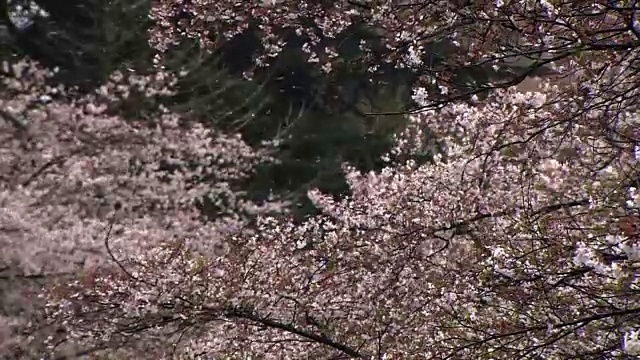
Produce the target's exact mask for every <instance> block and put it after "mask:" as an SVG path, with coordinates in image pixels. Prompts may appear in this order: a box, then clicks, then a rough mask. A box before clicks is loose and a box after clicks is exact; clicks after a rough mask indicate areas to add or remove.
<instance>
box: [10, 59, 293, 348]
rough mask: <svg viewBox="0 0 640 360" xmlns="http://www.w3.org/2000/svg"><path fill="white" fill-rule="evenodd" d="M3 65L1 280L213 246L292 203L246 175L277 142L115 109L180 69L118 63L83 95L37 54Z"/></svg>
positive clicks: (159, 88)
mask: <svg viewBox="0 0 640 360" xmlns="http://www.w3.org/2000/svg"><path fill="white" fill-rule="evenodd" d="M3 67H4V69H5V70H6V71H5V73H4V75H3V76H2V77H0V87H1V91H0V94H1V95H0V109H2V112H0V247H1V248H2V252H1V253H0V270H2V272H0V275H3V279H5V276H4V275H5V274H10V275H7V276H9V278H11V277H16V276H17V277H18V281H20V280H19V279H20V278H23V279H24V278H34V277H47V276H49V277H51V276H56V275H61V274H72V275H73V274H74V273H77V272H78V271H85V270H87V269H92V268H96V267H99V266H100V265H101V264H104V263H105V261H107V262H112V261H114V260H117V259H122V260H123V261H126V258H127V256H129V255H132V254H135V253H144V252H146V251H148V249H149V248H150V247H155V246H158V245H160V244H163V243H166V242H171V241H173V240H174V239H179V240H181V241H186V242H188V243H189V244H190V245H191V246H195V247H196V248H198V249H200V250H201V251H203V252H207V253H208V252H210V251H213V250H214V249H216V248H217V247H219V246H220V244H219V241H220V239H221V238H222V237H224V236H227V235H228V234H229V233H233V232H235V231H237V230H238V229H240V228H242V227H243V226H245V224H246V223H247V221H248V219H249V218H250V217H253V216H255V215H257V214H260V213H263V212H274V211H276V212H279V211H281V210H282V203H280V202H277V201H275V200H273V201H267V202H265V203H264V204H260V205H258V204H255V203H253V202H252V201H250V200H248V199H247V198H246V197H245V196H244V194H243V193H242V192H241V191H239V190H237V186H236V185H237V184H236V183H237V182H238V181H241V180H243V179H246V178H247V177H248V176H250V175H251V174H252V173H253V171H254V168H255V166H256V165H258V164H261V163H265V162H272V161H274V159H273V158H272V156H271V155H270V152H271V150H270V149H268V148H265V149H258V150H255V149H253V148H251V147H250V146H249V145H247V144H246V143H244V142H243V141H242V139H241V137H240V136H239V135H233V134H232V135H226V134H223V133H220V132H217V131H215V130H212V129H209V128H206V127H204V126H203V125H201V124H198V123H192V124H185V123H183V122H182V121H181V120H180V117H179V115H177V114H174V113H171V112H169V111H168V110H166V109H164V108H162V107H161V108H160V114H159V115H157V116H156V117H155V118H153V119H134V120H126V119H124V118H122V117H119V116H118V115H117V114H114V111H116V110H114V109H115V108H116V107H117V105H118V103H119V100H121V99H123V98H125V97H126V96H127V95H128V93H129V92H132V91H137V92H140V93H142V94H145V95H146V96H147V97H153V96H163V94H164V95H166V94H169V93H170V90H169V88H168V87H167V86H170V85H171V84H169V85H167V83H166V81H165V80H166V79H171V78H172V77H171V76H170V74H162V73H156V74H153V75H150V76H140V75H136V74H129V76H128V77H126V78H125V77H123V76H122V75H121V74H119V73H116V74H114V76H112V80H111V81H110V82H108V83H107V84H105V85H104V86H102V87H100V88H98V90H97V91H96V93H94V94H89V95H83V96H79V95H74V93H73V91H72V90H69V89H64V88H63V87H52V86H51V85H48V84H47V82H46V80H47V79H49V78H50V76H51V75H52V72H51V71H49V70H47V69H43V68H41V67H39V66H38V65H37V64H36V63H34V62H31V61H28V60H22V61H19V62H17V63H13V64H9V63H6V62H5V63H4V64H3ZM123 81H126V83H127V84H126V85H123V84H122V82H123ZM154 89H157V90H154ZM163 89H164V90H163ZM205 199H206V200H207V201H208V202H209V203H210V204H212V205H214V206H216V207H217V208H219V212H218V215H217V216H216V218H215V219H213V220H210V221H205V218H204V216H203V214H202V213H201V212H200V211H199V210H198V209H199V205H200V204H202V202H203V201H204V200H205ZM107 234H109V235H108V238H107ZM107 241H108V243H107ZM105 245H107V246H105ZM9 278H6V279H9ZM3 279H0V281H5V280H6V279H5V280H3ZM7 296H8V294H7ZM4 300H6V298H4V297H3V301H4ZM12 321H13V320H11V321H10V319H4V320H3V321H2V323H3V324H8V323H11V322H12ZM3 327H4V325H3ZM2 342H4V341H3V340H2V339H0V343H2ZM0 349H2V344H0ZM0 353H2V351H1V350H0Z"/></svg>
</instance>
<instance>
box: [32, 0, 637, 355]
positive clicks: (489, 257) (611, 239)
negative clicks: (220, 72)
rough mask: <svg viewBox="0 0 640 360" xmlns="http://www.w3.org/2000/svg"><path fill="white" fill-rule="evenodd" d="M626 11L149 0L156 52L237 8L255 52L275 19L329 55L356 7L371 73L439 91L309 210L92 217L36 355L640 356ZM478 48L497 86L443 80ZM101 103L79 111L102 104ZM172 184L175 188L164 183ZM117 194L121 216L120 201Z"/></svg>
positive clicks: (533, 5)
mask: <svg viewBox="0 0 640 360" xmlns="http://www.w3.org/2000/svg"><path fill="white" fill-rule="evenodd" d="M636 10H637V5H635V4H634V3H631V2H623V1H620V2H595V3H586V2H556V1H526V0H525V1H498V2H493V3H492V2H473V3H469V2H468V3H461V2H431V1H424V2H416V3H413V2H411V3H409V2H396V1H393V2H391V1H375V2H374V1H364V2H356V1H324V2H310V1H307V2H293V1H286V0H285V1H276V2H260V3H258V2H226V1H217V2H205V1H191V2H178V1H158V2H156V4H155V6H154V10H153V11H152V14H151V16H152V17H153V18H154V20H155V21H156V22H157V28H156V29H155V30H154V31H153V32H152V33H151V42H152V43H153V44H154V45H155V46H156V47H157V48H158V49H159V50H167V51H168V49H170V44H171V43H172V42H173V41H174V40H175V39H176V37H175V36H174V34H176V33H186V34H187V35H190V36H192V37H196V38H199V39H201V40H202V44H203V46H204V47H208V48H215V47H216V46H217V45H218V43H217V42H216V41H211V40H219V41H224V39H225V38H230V37H232V36H235V35H236V34H238V33H239V32H241V31H244V29H246V28H247V26H248V25H247V24H248V23H250V22H251V21H253V22H254V24H256V26H257V27H258V29H260V30H261V31H262V35H263V39H264V40H263V41H264V44H265V46H264V48H265V53H264V54H263V55H264V56H262V57H258V58H257V63H258V65H267V64H268V62H267V61H266V60H265V59H267V58H268V57H269V56H270V55H274V54H277V53H278V51H279V48H280V47H282V46H284V44H283V43H282V41H283V37H282V36H281V33H280V31H281V30H282V29H285V30H286V29H290V30H291V31H293V32H298V33H300V34H301V35H300V36H306V37H308V38H309V41H308V47H306V49H308V50H309V59H310V61H312V62H315V61H317V62H318V63H319V66H323V67H327V66H329V65H327V64H334V62H332V61H340V60H339V56H333V55H332V54H333V53H332V52H331V49H316V48H315V46H319V44H320V40H317V42H316V39H319V38H331V37H334V36H336V34H338V33H340V32H342V31H344V30H345V29H347V28H348V27H349V26H351V25H352V24H354V23H355V22H363V23H365V24H368V25H369V26H370V28H371V29H374V30H375V33H376V34H378V35H377V38H378V40H376V41H381V42H382V44H384V47H383V48H384V49H386V50H385V51H383V52H382V55H380V53H377V52H376V51H374V50H375V49H374V48H371V50H367V44H366V43H364V44H363V49H364V50H363V51H364V54H365V55H364V57H363V59H362V61H365V62H370V64H371V69H372V71H375V65H376V62H380V61H381V62H382V63H384V62H390V63H394V64H396V65H397V66H413V67H414V68H415V70H416V71H417V72H420V73H421V74H423V75H424V78H423V83H422V85H424V86H427V85H429V84H430V83H431V82H432V81H433V82H435V85H438V86H437V87H436V88H437V89H438V90H437V92H433V91H432V90H431V88H424V87H417V88H416V89H415V93H414V97H415V101H416V103H417V104H418V105H419V106H420V107H421V109H420V111H416V112H414V113H412V114H410V115H408V116H409V120H410V124H409V126H408V127H407V128H406V129H405V130H404V132H402V133H401V134H398V136H397V144H396V147H395V148H394V149H393V150H392V151H391V152H390V153H389V154H387V155H386V156H385V160H386V161H388V167H386V168H385V169H384V170H382V171H380V172H377V173H366V174H362V173H359V172H358V171H356V170H355V169H354V168H353V167H351V166H350V165H349V164H345V165H344V171H345V176H346V178H347V181H348V183H349V186H350V189H351V195H350V196H349V197H347V198H344V199H333V198H331V197H329V196H327V195H325V194H322V193H320V192H319V191H310V192H309V194H308V195H309V198H310V199H311V200H312V201H313V202H314V204H315V205H316V206H317V207H318V208H319V209H320V210H321V211H322V213H321V214H320V215H318V216H314V217H311V218H309V219H306V220H305V221H303V222H302V223H298V222H294V221H292V220H290V219H288V218H287V217H286V216H266V215H265V216H258V220H257V223H255V224H253V225H254V226H240V225H237V226H232V227H231V228H232V230H231V231H220V229H227V228H226V227H225V226H228V225H227V223H226V222H225V223H223V224H222V225H221V224H219V223H215V222H214V225H200V224H198V227H195V226H194V227H193V228H191V229H192V230H188V231H182V232H180V231H178V232H175V231H174V230H172V229H171V230H170V231H168V230H166V228H165V227H161V226H156V225H157V224H159V223H158V222H153V223H152V224H150V223H143V224H144V225H146V226H145V227H143V228H142V229H140V228H139V227H137V226H138V224H139V223H137V222H136V221H139V220H137V219H138V217H135V216H128V217H127V216H124V217H121V218H114V217H111V218H110V219H111V220H110V221H107V222H103V229H107V231H103V233H106V234H107V235H105V237H104V238H101V239H103V240H102V243H103V245H104V246H103V247H102V249H103V251H106V252H107V254H106V255H107V256H108V257H107V259H109V258H110V260H111V261H110V262H109V263H103V264H100V265H97V266H95V267H92V268H91V269H90V271H85V272H84V273H83V274H82V275H81V276H79V277H77V278H76V279H75V280H72V281H68V280H67V281H60V282H58V283H57V284H56V285H55V286H52V287H50V288H48V290H47V292H46V293H45V296H44V297H45V300H46V302H47V308H46V316H47V319H48V320H49V321H50V322H51V323H53V324H56V325H57V326H58V328H59V331H58V332H57V333H56V334H53V335H52V337H51V338H50V339H48V341H47V345H48V351H49V352H50V353H52V354H57V353H58V351H59V350H60V346H59V345H58V344H61V343H65V344H66V343H70V344H73V346H74V347H75V348H77V349H80V350H78V351H80V352H81V353H85V354H91V356H93V357H98V356H102V357H104V358H109V357H116V358H117V357H118V356H120V357H122V356H130V357H131V356H134V357H136V356H137V357H142V358H167V359H169V358H172V359H173V358H175V359H193V358H199V357H200V358H274V359H275V358H278V359H280V358H319V359H346V358H359V359H370V358H387V359H395V358H426V359H476V358H477V359H520V358H522V359H576V358H580V359H624V358H631V357H633V356H637V355H639V354H640V339H638V334H639V332H640V323H639V322H640V321H639V320H638V319H640V316H639V315H640V283H639V280H638V279H639V271H640V242H639V240H638V239H639V234H638V226H639V225H640V221H639V218H638V216H639V215H640V214H639V213H638V211H639V210H640V194H639V193H638V191H639V190H638V188H640V184H639V181H638V179H639V177H638V170H639V166H638V161H637V154H638V147H637V143H638V140H639V135H638V130H639V129H638V124H639V123H640V122H639V120H640V109H639V106H638V105H639V104H638V101H637V99H638V96H639V95H640V90H639V89H638V84H640V78H639V76H638V65H639V63H638V61H639V60H638V59H639V57H638V53H639V52H640V48H639V46H638V45H640V39H638V38H639V36H638V32H639V31H638V23H637V16H638V15H637V11H636ZM210 34H212V35H215V36H220V37H218V38H215V37H214V38H210ZM505 34H513V36H511V35H509V36H505ZM442 39H448V40H450V41H451V43H452V44H453V45H454V47H455V51H454V54H453V55H452V56H451V58H450V59H449V60H448V61H446V62H445V63H444V64H443V65H441V67H440V68H438V69H433V68H430V67H429V66H428V65H427V64H425V63H424V58H423V54H421V52H423V51H426V50H425V49H426V48H427V47H428V45H429V44H431V43H432V42H433V41H435V40H442ZM303 50H304V49H303ZM387 50H388V51H387ZM367 54H370V55H367ZM523 57H524V58H527V57H528V58H529V60H530V62H529V63H528V64H527V65H526V66H525V68H524V70H522V71H520V72H513V70H512V69H510V67H509V66H508V65H509V62H510V61H512V60H513V59H522V58H523ZM159 61H160V60H159ZM483 63H487V64H490V65H495V66H496V67H497V68H498V70H501V71H502V70H504V71H505V72H506V75H508V76H507V80H506V81H503V82H500V83H497V84H493V85H490V86H488V87H484V88H482V87H481V88H478V87H471V88H470V90H469V91H468V92H465V91H462V92H459V91H458V90H456V92H454V91H453V89H452V88H450V86H451V81H450V79H451V74H452V72H454V71H455V70H456V69H461V68H464V67H469V66H478V65H479V64H483ZM331 66H333V65H331ZM542 66H548V67H550V68H553V70H554V71H555V74H554V75H552V76H547V77H546V78H544V79H540V80H539V81H538V82H537V88H536V89H535V91H529V92H521V91H519V90H518V89H517V88H514V87H510V86H511V85H517V84H518V83H520V82H521V81H522V80H523V79H524V78H525V77H527V76H528V75H530V74H531V72H532V71H534V70H535V69H537V68H540V67H542ZM161 77H162V76H161ZM169 81H170V80H169ZM488 89H492V90H493V91H491V92H488V93H482V94H481V92H486V90H488ZM477 95H481V96H477ZM73 105H74V106H80V109H82V107H81V104H73ZM48 106H52V105H48ZM73 108H74V109H75V108H76V107H73ZM103 114H104V113H103ZM103 114H97V115H91V116H90V117H89V118H90V119H94V120H92V122H91V123H92V125H93V123H94V122H96V121H97V120H95V119H110V118H109V117H108V116H107V115H103ZM164 116H165V117H167V116H168V117H170V118H172V117H171V116H172V115H169V114H164ZM105 121H106V120H105ZM97 123H100V122H99V121H97ZM170 123H171V122H170ZM173 123H174V124H175V120H174V122H173ZM93 126H97V125H93ZM113 132H115V131H114V130H109V131H107V132H106V133H108V134H111V133H113ZM53 133H55V132H53ZM116 133H118V134H122V135H121V136H125V135H127V134H128V136H131V135H130V134H131V133H135V132H133V131H125V132H122V133H120V132H116ZM427 133H428V134H429V135H430V136H429V137H426V136H425V134H427ZM47 134H50V132H47ZM105 136H106V135H105ZM145 138H146V139H150V138H153V137H151V136H147V137H145ZM431 138H434V139H435V140H437V144H432V143H430V142H429V141H431V140H429V141H426V140H425V139H431ZM435 140H434V141H431V142H435ZM190 142H191V141H190ZM134 143H135V141H133V140H132V141H129V142H127V143H126V145H132V144H134ZM172 143H173V142H172ZM436 145H437V146H436ZM425 146H432V147H437V148H438V149H439V154H438V155H436V156H435V157H434V158H433V159H432V161H428V162H426V163H420V164H418V163H416V162H415V161H413V160H412V159H411V157H412V154H414V153H418V152H421V151H422V150H423V149H424V147H425ZM199 148H200V147H199ZM144 149H147V148H146V147H144ZM225 150H226V146H225ZM141 152H142V154H143V155H144V154H145V152H144V151H141ZM127 153H131V152H127ZM187 153H189V152H187ZM109 158H110V159H111V158H117V156H116V155H112V156H110V157H109ZM164 158H166V153H162V154H161V156H160V155H158V157H157V158H155V159H158V160H159V159H164ZM187 158H189V156H187ZM105 163H106V164H109V162H108V161H106V160H105ZM127 164H128V162H127ZM21 168H22V167H21ZM186 168H189V166H186ZM113 169H119V167H113ZM152 169H155V168H152ZM111 171H112V170H111V168H109V169H106V170H105V172H106V173H111ZM70 173H73V172H70ZM115 173H116V174H117V173H118V172H117V171H115ZM170 174H171V173H170ZM105 176H108V175H105ZM165 176H169V175H165ZM144 183H145V184H146V183H147V182H144ZM160 183H163V182H162V181H160ZM63 184H66V185H67V186H69V185H70V184H71V182H64V183H63ZM163 184H164V183H163ZM23 187H24V186H23ZM185 187H186V185H185ZM60 188H61V189H64V187H63V186H60ZM55 189H57V187H56V188H55ZM109 193H110V194H111V193H118V192H117V191H116V189H113V190H112V191H111V192H109ZM160 193H161V194H164V192H162V191H160ZM188 193H189V192H187V194H188ZM177 194H183V195H184V194H185V192H181V191H175V192H173V191H171V192H169V195H172V196H173V195H177ZM197 194H198V195H200V193H197ZM169 195H167V196H169ZM169 197H170V199H171V200H167V201H160V203H161V204H166V203H168V204H170V205H169V206H166V207H161V208H156V207H153V206H151V210H153V209H160V210H159V211H158V217H159V218H160V219H162V220H166V219H167V218H171V217H168V215H165V214H177V215H175V216H176V217H177V218H178V219H180V221H182V220H183V219H185V216H184V215H182V214H185V213H186V214H192V213H191V212H189V211H186V212H183V211H185V210H183V209H184V208H181V205H182V204H185V202H183V201H182V200H180V199H181V198H180V199H175V200H174V198H173V197H171V196H169ZM188 198H189V199H191V197H188ZM129 199H132V200H131V201H122V202H121V203H122V204H123V209H125V211H123V212H122V213H123V214H128V212H127V211H129V210H126V209H129V208H130V207H131V206H133V207H135V206H136V204H139V203H137V202H136V201H137V200H136V199H137V198H136V197H127V198H126V200H129ZM153 199H155V197H153V196H152V197H151V200H150V202H151V203H154V201H153ZM162 199H163V200H164V198H162ZM130 202H131V203H133V205H129V203H130ZM79 203H81V202H79ZM186 203H189V202H188V201H187V202H186ZM124 204H127V205H126V206H124ZM146 204H147V203H143V205H138V206H146ZM189 204H191V205H192V204H193V203H189ZM74 209H75V208H74ZM77 209H81V207H79V208H77ZM174 210H175V212H174ZM119 211H120V210H119ZM145 211H146V207H145ZM23 212H24V211H23ZM76 213H80V211H79V210H76V211H74V214H76ZM143 213H144V212H143ZM151 213H152V214H155V213H154V212H153V211H151ZM143 218H144V219H146V217H144V216H143ZM187 218H188V217H187ZM132 220H133V221H132ZM154 221H156V220H155V219H154ZM77 223H78V222H74V224H77ZM160 223H161V224H163V223H162V222H160ZM186 223H187V224H189V222H186ZM234 224H237V223H234ZM154 226H155V227H154ZM208 226H212V228H211V230H208V229H209V228H208ZM109 230H112V231H109ZM212 232H213V234H216V236H215V241H209V237H211V233H212ZM50 233H51V232H49V231H47V232H46V234H50ZM64 238H65V239H67V238H71V239H74V237H72V236H67V235H65V237H64ZM212 240H213V239H212ZM63 243H64V242H63ZM98 243H99V242H95V244H96V245H97V244H98ZM111 244H113V246H114V247H115V246H116V244H122V246H123V247H124V248H126V252H120V253H116V252H114V251H112V250H111V249H112V248H111V246H112V245H111ZM203 244H205V245H203ZM206 244H210V245H209V246H207V245H206ZM147 245H149V246H147ZM75 246H77V245H74V247H75ZM59 248H60V247H57V248H56V249H59ZM123 354H126V355H123ZM132 354H133V355H132Z"/></svg>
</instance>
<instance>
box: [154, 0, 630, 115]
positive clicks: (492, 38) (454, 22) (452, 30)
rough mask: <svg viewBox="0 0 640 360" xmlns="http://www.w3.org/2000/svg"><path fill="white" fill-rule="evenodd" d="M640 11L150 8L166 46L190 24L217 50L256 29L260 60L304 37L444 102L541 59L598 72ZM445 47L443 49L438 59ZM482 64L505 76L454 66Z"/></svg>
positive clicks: (541, 4) (379, 5)
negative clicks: (469, 74) (408, 77)
mask: <svg viewBox="0 0 640 360" xmlns="http://www.w3.org/2000/svg"><path fill="white" fill-rule="evenodd" d="M639 16H640V15H638V5H637V4H636V3H635V2H633V1H595V2H585V1H571V2H563V1H553V0H497V1H479V2H477V1H440V0H421V1H397V0H377V1H373V0H362V1H360V0H331V1H313V0H307V1H297V0H296V1H294V0H282V1H242V2H238V1H226V0H225V1H205V0H194V1H175V0H159V1H156V2H155V3H154V6H153V9H152V11H151V17H152V19H153V20H154V21H155V27H154V28H153V29H152V31H151V34H150V42H151V44H152V45H153V46H154V47H155V48H157V49H159V50H160V51H167V50H168V49H170V48H171V46H172V44H174V43H176V42H178V41H179V36H178V35H182V34H184V35H187V36H189V37H192V38H195V39H199V40H200V43H201V45H202V47H203V48H206V49H210V50H215V49H218V48H220V47H222V46H224V44H226V43H227V42H228V40H230V39H233V38H234V37H235V36H237V35H239V34H242V33H244V32H247V31H251V32H255V33H256V34H257V36H258V38H259V39H260V41H261V42H262V45H263V46H262V51H261V52H260V53H258V54H256V56H255V62H256V65H257V66H258V67H262V66H268V65H269V64H270V59H272V58H275V57H276V56H277V55H278V54H279V53H280V52H282V50H283V49H284V48H285V47H287V46H300V49H301V50H302V51H303V52H304V53H305V54H306V55H307V60H308V61H309V62H311V63H314V64H317V65H318V67H320V68H322V69H323V70H324V71H325V72H330V71H331V69H332V68H333V67H336V66H342V65H353V64H355V63H360V64H363V65H365V66H366V67H368V68H369V71H370V72H372V73H376V72H378V71H380V70H381V69H382V68H383V65H384V64H393V65H396V66H399V67H403V68H409V69H413V70H414V71H415V72H416V73H417V74H418V75H420V77H421V82H422V83H423V84H424V85H427V84H428V85H434V87H435V89H438V90H437V91H436V92H437V94H432V98H431V100H432V101H431V102H430V105H438V104H440V103H441V102H444V101H448V100H449V99H451V98H454V99H458V98H465V97H466V96H469V95H472V94H474V93H480V92H483V91H486V90H487V88H489V89H491V88H495V87H509V86H512V85H515V84H517V83H519V82H521V81H522V80H523V79H525V78H526V77H527V76H529V75H531V74H534V73H537V72H540V71H541V70H543V69H546V70H545V72H546V73H550V72H551V73H553V72H557V73H559V76H558V77H563V78H566V77H567V76H570V75H574V74H575V75H580V74H586V76H599V75H600V74H602V71H604V69H605V68H606V67H607V66H608V65H612V64H615V60H614V59H615V58H617V57H618V56H620V55H623V54H625V53H627V52H629V51H632V50H633V49H636V48H637V47H638V46H639V45H640V19H639ZM362 29H364V30H362ZM356 34H360V37H361V38H360V44H359V47H360V50H361V55H360V57H359V58H357V59H349V60H348V61H347V60H345V57H343V56H340V54H341V51H342V47H343V46H347V45H346V44H347V43H348V42H347V41H346V39H348V38H350V37H353V36H358V35H356ZM293 36H297V37H299V38H300V39H302V41H293V38H292V37H293ZM293 44H296V45H293ZM297 44H300V45H297ZM445 48H446V51H445ZM442 51H445V54H444V55H439V56H444V58H442V59H438V61H435V57H436V55H437V54H436V53H438V52H442ZM569 60H571V61H569ZM609 60H611V62H610V61H609ZM345 62H348V64H345ZM483 66H489V67H493V68H494V70H496V71H497V72H498V73H499V74H500V75H501V76H500V77H499V79H501V80H500V81H495V82H493V83H489V84H482V85H481V84H474V83H473V82H471V83H468V84H460V83H456V81H457V78H456V74H457V73H459V72H461V71H467V70H470V69H476V68H480V67H483ZM436 95H438V96H436Z"/></svg>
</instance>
